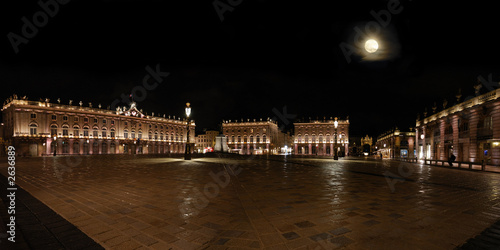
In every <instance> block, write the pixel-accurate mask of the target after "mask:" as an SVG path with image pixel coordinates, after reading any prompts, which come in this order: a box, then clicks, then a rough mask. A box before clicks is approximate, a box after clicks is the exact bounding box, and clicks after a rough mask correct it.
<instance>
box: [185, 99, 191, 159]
mask: <svg viewBox="0 0 500 250" xmlns="http://www.w3.org/2000/svg"><path fill="white" fill-rule="evenodd" d="M189 105H190V103H189V102H188V103H186V121H187V136H186V137H187V139H186V152H185V153H184V160H191V144H190V143H189V115H191V107H190V106H189Z"/></svg>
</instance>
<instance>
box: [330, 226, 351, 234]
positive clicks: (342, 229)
mask: <svg viewBox="0 0 500 250" xmlns="http://www.w3.org/2000/svg"><path fill="white" fill-rule="evenodd" d="M349 232H351V230H350V229H349V228H345V227H339V228H337V229H334V230H332V231H330V233H331V234H333V235H342V234H345V233H349Z"/></svg>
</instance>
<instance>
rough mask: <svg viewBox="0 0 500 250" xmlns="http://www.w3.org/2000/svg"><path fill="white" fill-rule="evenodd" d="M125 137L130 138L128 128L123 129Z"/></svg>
mask: <svg viewBox="0 0 500 250" xmlns="http://www.w3.org/2000/svg"><path fill="white" fill-rule="evenodd" d="M123 138H125V139H128V130H127V129H124V130H123Z"/></svg>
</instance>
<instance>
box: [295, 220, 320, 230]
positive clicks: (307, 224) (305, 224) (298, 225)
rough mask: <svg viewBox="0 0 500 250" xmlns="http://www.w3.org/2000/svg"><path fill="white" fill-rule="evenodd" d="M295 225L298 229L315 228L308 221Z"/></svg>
mask: <svg viewBox="0 0 500 250" xmlns="http://www.w3.org/2000/svg"><path fill="white" fill-rule="evenodd" d="M295 225H296V226H297V227H300V228H307V227H314V226H315V224H314V223H312V222H310V221H302V222H298V223H295Z"/></svg>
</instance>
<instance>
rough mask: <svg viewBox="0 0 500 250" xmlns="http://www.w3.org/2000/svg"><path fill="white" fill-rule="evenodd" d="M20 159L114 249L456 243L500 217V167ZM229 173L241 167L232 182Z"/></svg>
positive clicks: (25, 170) (46, 199) (32, 186)
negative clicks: (227, 177) (482, 169)
mask: <svg viewBox="0 0 500 250" xmlns="http://www.w3.org/2000/svg"><path fill="white" fill-rule="evenodd" d="M16 166H17V170H16V180H17V182H18V184H19V185H20V186H21V187H22V188H24V189H25V190H26V191H28V192H29V193H30V194H31V195H32V196H33V197H35V198H36V199H38V200H40V201H42V202H43V203H44V204H46V205H47V206H48V207H49V208H50V209H52V210H53V211H55V213H57V215H59V216H61V217H62V218H64V219H65V220H67V221H68V222H70V223H71V224H72V225H74V226H76V228H78V230H81V231H82V232H83V233H85V234H86V235H88V236H89V237H90V238H91V239H93V240H94V241H95V242H97V243H98V244H100V245H101V246H102V247H104V248H106V249H266V248H267V249H299V248H300V249H336V248H341V249H454V248H457V247H460V246H462V245H464V243H467V240H469V239H470V238H474V237H476V236H477V235H482V234H481V232H483V231H484V230H485V228H488V227H490V226H491V225H492V224H493V223H495V222H496V221H498V219H499V218H500V200H499V199H500V175H499V174H496V173H482V172H470V171H461V170H455V169H448V168H436V167H430V166H423V165H418V164H408V163H402V162H393V161H387V160H383V161H382V160H378V161H377V160H363V159H361V158H360V159H358V158H344V159H341V160H340V161H335V162H334V161H333V160H331V159H312V158H292V159H290V158H287V159H283V158H276V157H272V158H265V157H260V158H255V157H252V158H251V159H248V157H228V156H223V157H213V158H210V157H206V158H198V159H196V158H195V159H193V160H192V161H184V160H182V159H180V158H161V157H154V156H146V155H137V156H130V155H112V156H106V155H102V156H81V157H66V156H57V157H43V158H26V159H18V161H17V162H16ZM6 167H7V165H6V161H5V162H1V163H0V170H1V172H2V174H3V175H6ZM225 173H238V174H237V175H236V176H230V182H228V183H226V182H225V179H224V178H223V177H222V176H224V175H225ZM214 176H216V178H215V179H214ZM3 198H4V197H2V199H3ZM499 230H500V229H499ZM489 233H490V234H495V233H496V231H492V230H490V231H489ZM481 237H482V236H481ZM485 237H489V236H488V235H486V236H485Z"/></svg>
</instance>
